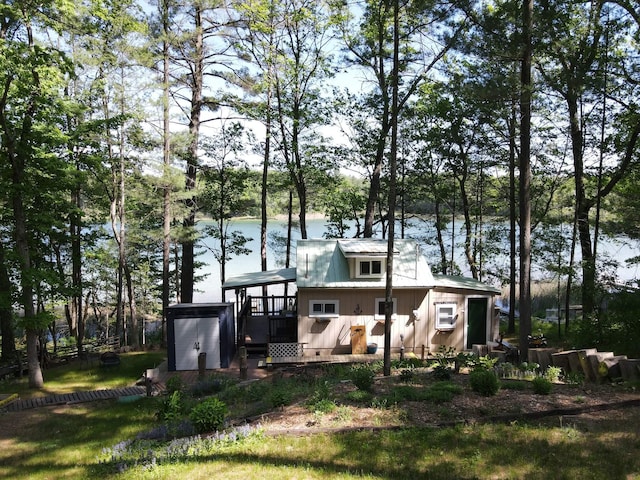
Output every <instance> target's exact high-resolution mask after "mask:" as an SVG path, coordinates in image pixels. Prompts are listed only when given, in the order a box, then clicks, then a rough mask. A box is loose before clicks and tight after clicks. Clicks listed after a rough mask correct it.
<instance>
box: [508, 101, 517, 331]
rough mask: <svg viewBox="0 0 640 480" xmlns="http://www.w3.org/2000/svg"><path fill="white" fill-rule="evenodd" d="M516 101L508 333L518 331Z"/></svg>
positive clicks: (512, 140)
mask: <svg viewBox="0 0 640 480" xmlns="http://www.w3.org/2000/svg"><path fill="white" fill-rule="evenodd" d="M516 118H517V111H516V99H515V98H514V99H513V100H512V105H511V120H510V122H509V322H508V325H507V333H515V331H516V284H517V282H518V270H517V259H518V249H517V243H516V228H517V220H518V207H517V201H516V193H517V185H516V154H517V148H516V121H517V120H516Z"/></svg>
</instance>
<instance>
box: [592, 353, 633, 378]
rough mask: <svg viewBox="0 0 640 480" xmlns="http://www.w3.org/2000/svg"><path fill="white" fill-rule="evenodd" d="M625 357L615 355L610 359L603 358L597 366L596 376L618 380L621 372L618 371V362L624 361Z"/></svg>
mask: <svg viewBox="0 0 640 480" xmlns="http://www.w3.org/2000/svg"><path fill="white" fill-rule="evenodd" d="M626 358H627V356H626V355H616V356H614V357H611V358H605V359H604V360H602V361H601V362H600V364H599V365H598V375H600V376H601V377H603V378H610V379H612V378H620V377H621V376H622V371H621V369H620V360H621V359H626Z"/></svg>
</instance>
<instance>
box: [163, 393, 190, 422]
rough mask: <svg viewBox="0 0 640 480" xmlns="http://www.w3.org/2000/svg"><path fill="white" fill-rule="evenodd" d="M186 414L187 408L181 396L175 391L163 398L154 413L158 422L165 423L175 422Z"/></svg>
mask: <svg viewBox="0 0 640 480" xmlns="http://www.w3.org/2000/svg"><path fill="white" fill-rule="evenodd" d="M186 414H187V407H186V404H185V402H184V397H183V394H182V392H181V391H180V390H176V391H174V392H173V393H171V395H168V396H167V397H165V399H164V400H163V401H162V403H161V404H160V408H159V409H158V412H157V413H156V417H157V418H158V420H162V421H165V422H175V421H177V420H179V419H181V418H182V417H184V416H185V415H186Z"/></svg>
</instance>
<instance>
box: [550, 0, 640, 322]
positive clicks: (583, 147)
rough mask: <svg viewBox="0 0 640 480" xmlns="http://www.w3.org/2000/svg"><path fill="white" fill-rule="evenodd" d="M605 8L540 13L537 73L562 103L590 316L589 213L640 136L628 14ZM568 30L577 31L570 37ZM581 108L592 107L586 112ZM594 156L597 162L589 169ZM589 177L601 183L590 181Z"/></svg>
mask: <svg viewBox="0 0 640 480" xmlns="http://www.w3.org/2000/svg"><path fill="white" fill-rule="evenodd" d="M605 5H607V4H606V3H605V2H602V1H597V2H584V3H580V2H578V3H574V4H571V5H566V4H564V3H553V2H552V3H549V4H546V5H545V8H544V9H543V11H542V12H541V13H542V15H544V18H545V30H544V35H542V39H543V41H542V42H541V48H542V51H543V53H544V57H543V60H544V61H543V62H540V64H539V65H538V70H539V71H540V72H541V74H542V76H543V78H544V80H545V82H546V83H547V85H548V86H549V88H551V89H552V90H553V91H554V92H556V93H557V94H559V95H560V97H561V98H562V100H563V101H564V104H565V105H564V106H565V114H566V124H567V128H568V131H569V134H570V139H571V152H572V159H573V178H574V185H575V208H576V221H577V231H578V237H579V241H580V252H581V257H582V308H583V314H584V315H587V316H588V315H592V314H593V313H594V312H595V310H596V307H597V301H596V299H597V298H598V296H597V295H596V293H597V292H596V285H597V264H596V261H597V252H596V250H595V248H594V243H596V242H597V240H595V239H594V238H593V237H592V235H593V231H594V229H595V230H596V231H597V230H598V227H597V226H594V225H593V219H592V218H591V212H592V209H593V208H594V207H595V206H596V205H597V204H599V203H600V202H601V201H602V199H604V198H605V197H606V196H607V195H609V194H610V193H611V192H612V191H613V190H614V188H615V187H616V185H617V184H618V182H620V181H621V180H622V179H623V178H624V177H625V176H626V175H627V174H628V171H629V169H630V167H631V165H632V164H633V163H634V162H635V161H636V159H637V145H638V138H639V136H640V116H639V114H638V108H637V104H636V102H635V101H634V100H633V99H634V98H637V79H635V80H634V79H632V78H630V77H629V74H628V73H627V72H633V71H634V70H635V69H637V66H638V64H637V57H636V56H634V55H628V54H627V53H628V52H629V51H631V49H632V48H633V47H632V46H631V45H630V44H629V40H630V36H629V34H628V31H629V30H628V28H629V27H630V26H631V24H630V22H629V20H628V17H629V11H628V10H627V9H619V8H616V7H615V6H614V7H611V8H604V6H605ZM567 28H569V29H570V30H571V31H572V32H574V34H573V35H570V36H567V35H566V31H567ZM636 28H637V23H636ZM561 32H565V33H561ZM630 80H631V81H630ZM605 99H611V100H613V101H608V102H606V101H605ZM585 105H590V106H593V107H592V108H589V109H586V108H585ZM594 113H595V114H594ZM603 119H604V123H603ZM603 125H605V128H602V127H603ZM607 125H608V126H609V127H606V126H607ZM614 125H615V128H614V127H613V126H614ZM591 158H595V159H599V160H598V162H596V163H595V165H594V164H593V163H591V164H590V162H589V161H590V159H591ZM598 163H599V164H600V165H604V166H607V168H606V170H603V169H602V168H598ZM592 176H594V177H596V178H600V180H598V181H596V182H595V183H592V182H590V178H591V177H592Z"/></svg>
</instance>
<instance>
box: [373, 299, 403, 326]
mask: <svg viewBox="0 0 640 480" xmlns="http://www.w3.org/2000/svg"><path fill="white" fill-rule="evenodd" d="M392 301H393V311H392V312H391V319H392V320H395V319H396V307H397V302H396V299H395V298H393V299H392ZM384 304H385V299H384V298H376V313H375V315H374V318H375V320H378V321H380V320H384Z"/></svg>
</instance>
